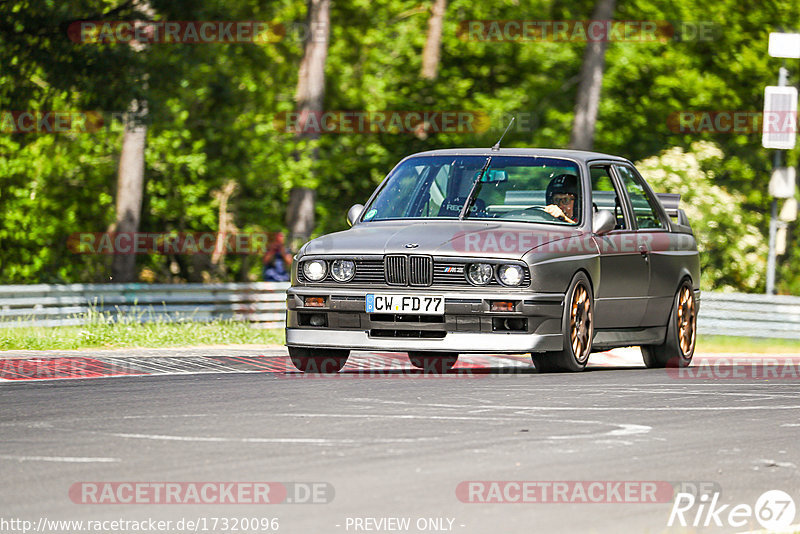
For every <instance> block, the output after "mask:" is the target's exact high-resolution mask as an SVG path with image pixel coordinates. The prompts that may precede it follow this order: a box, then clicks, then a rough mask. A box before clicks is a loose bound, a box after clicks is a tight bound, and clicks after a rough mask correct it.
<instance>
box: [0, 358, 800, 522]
mask: <svg viewBox="0 0 800 534" xmlns="http://www.w3.org/2000/svg"><path fill="white" fill-rule="evenodd" d="M5 354H6V356H5V357H6V358H8V357H13V358H16V359H6V360H0V407H1V409H2V420H0V429H2V430H1V432H2V445H0V469H2V479H3V484H2V487H1V488H0V495H1V497H0V499H1V502H2V503H3V507H2V513H0V515H1V516H2V517H1V518H0V531H1V532H22V530H21V525H23V523H22V521H30V524H28V526H29V527H30V531H36V530H37V529H38V531H40V532H42V531H46V532H59V531H63V532H88V531H92V532H94V531H97V530H92V529H91V524H90V523H83V524H80V525H78V524H77V523H75V524H73V525H70V526H67V527H64V526H63V525H62V526H61V527H62V528H61V529H59V528H57V526H54V523H52V522H53V521H56V520H74V521H84V522H88V521H95V522H98V521H100V522H102V521H106V523H105V524H102V523H100V524H99V525H102V527H103V528H102V529H101V530H103V531H105V532H129V531H132V530H131V529H130V528H129V529H128V530H125V529H123V528H119V527H117V525H116V524H112V523H109V522H110V521H116V520H123V521H139V520H146V521H149V520H153V521H157V520H162V521H172V523H171V524H170V525H167V526H168V527H169V528H167V529H165V530H152V528H153V527H152V525H153V524H154V523H152V524H150V527H151V530H149V531H151V532H153V531H169V532H195V531H196V532H224V531H228V532H272V531H274V530H275V527H277V531H278V532H281V533H347V532H456V533H464V534H467V533H489V532H492V533H506V532H508V533H517V532H520V533H522V532H524V533H531V532H580V533H590V532H746V531H752V530H759V529H761V528H762V527H761V525H760V524H759V523H758V521H757V520H756V519H755V517H754V514H755V513H756V512H753V514H751V515H750V516H746V514H745V517H744V519H742V521H744V523H741V524H740V526H733V525H731V524H729V523H728V519H729V518H728V514H729V512H730V510H731V509H732V508H733V506H735V505H738V504H743V505H747V506H749V507H750V508H751V509H752V508H754V507H755V506H756V504H757V501H759V497H760V496H761V495H762V494H763V493H764V492H766V491H768V490H782V491H784V492H786V493H788V494H789V495H790V496H792V497H793V499H794V501H795V502H796V503H798V504H800V471H798V464H800V439H799V438H800V394H798V380H799V379H800V377H798V376H796V375H792V372H795V371H797V370H798V369H800V364H798V362H800V360H798V359H797V358H796V357H778V356H775V357H769V358H773V359H774V360H775V362H773V363H775V365H777V366H778V367H777V368H773V369H772V371H773V374H769V373H764V372H763V365H762V364H761V363H758V362H762V361H763V360H764V358H765V357H764V356H759V357H752V358H749V359H747V357H745V356H742V357H741V358H742V359H741V360H737V359H735V358H733V357H731V356H725V357H722V356H708V357H703V355H698V356H696V359H697V361H698V367H693V368H691V369H692V372H691V373H689V374H685V373H684V374H680V372H679V371H677V370H648V369H645V368H644V367H643V365H642V364H641V360H640V358H639V357H638V352H637V351H634V350H632V349H626V350H622V351H618V352H614V353H611V354H600V355H594V356H593V360H592V361H593V363H590V368H589V369H588V370H587V371H586V372H584V373H579V374H539V373H537V372H536V370H535V369H534V367H533V366H532V365H531V364H530V360H529V359H527V358H525V357H523V356H518V357H516V356H514V357H493V356H472V357H467V358H463V359H462V360H461V361H459V365H458V366H457V367H456V369H455V370H454V371H451V372H450V373H448V374H446V375H425V374H423V373H421V372H418V371H415V370H412V369H411V368H410V365H409V364H408V363H407V360H406V359H405V355H389V354H369V353H354V355H353V356H352V357H351V361H350V362H348V365H347V367H346V368H345V370H344V371H343V372H342V373H340V374H339V375H336V376H334V377H317V376H310V375H302V374H300V373H296V372H294V371H293V370H292V368H291V366H290V364H287V358H286V356H285V352H284V351H283V349H270V350H264V349H248V348H242V349H232V348H200V349H198V348H195V349H185V350H160V351H159V350H151V351H116V352H111V351H92V352H87V351H82V352H80V353H77V352H69V351H67V352H63V353H47V358H42V357H41V356H36V355H37V354H39V353H35V354H34V353H30V354H28V353H5ZM745 362H757V363H745ZM757 365H761V366H762V367H761V368H759V369H760V370H756V366H757ZM790 367H791V369H792V370H793V371H792V370H788V369H789V368H790ZM776 369H777V371H776ZM80 376H84V377H90V378H84V379H81V378H78V377H80ZM70 377H72V378H70ZM105 377H107V378H105ZM491 481H494V482H495V483H494V484H493V483H492V482H491ZM508 481H520V482H528V483H531V484H529V485H528V487H534V488H537V487H538V488H539V490H538V491H539V492H540V493H538V494H534V493H531V494H529V497H528V498H527V502H503V503H499V502H497V501H498V500H510V501H514V500H515V499H517V500H520V492H519V491H515V488H521V487H523V486H522V485H518V486H515V485H514V484H513V483H512V484H509V483H507V482H508ZM566 481H572V482H569V483H568V484H567V485H566V486H568V487H569V488H570V490H569V492H567V493H563V492H562V493H561V494H560V495H561V496H560V497H559V498H558V499H556V498H555V495H556V493H554V491H555V490H554V488H556V487H558V486H557V485H556V484H559V483H561V482H566ZM109 482H115V483H119V482H128V483H130V484H131V485H132V486H136V484H138V485H139V486H146V487H152V485H153V484H155V485H157V484H159V483H175V482H180V483H196V485H197V486H200V485H202V483H204V482H214V483H239V484H243V483H251V482H272V483H280V484H276V485H274V486H270V487H271V488H272V490H271V493H270V494H271V495H273V497H274V496H275V495H280V491H281V490H280V489H279V488H281V487H282V488H287V489H286V491H287V493H286V494H285V495H283V496H282V498H278V499H277V500H279V501H281V502H277V503H276V502H274V501H275V499H273V500H272V501H270V502H269V503H267V504H247V502H249V501H248V496H247V494H245V495H244V496H241V495H238V496H236V499H239V500H240V501H241V503H236V504H231V503H230V502H225V503H218V502H217V501H213V499H212V502H211V504H209V501H203V504H197V502H198V501H197V500H195V501H192V500H190V499H188V497H187V495H188V494H181V495H182V498H184V499H185V500H183V501H181V502H179V503H172V504H163V503H154V502H152V500H148V499H150V497H143V496H141V495H136V496H135V497H134V498H133V499H132V500H133V502H129V503H122V502H120V501H121V500H124V499H122V498H121V496H122V495H123V493H121V492H119V491H118V490H119V485H118V484H117V485H112V484H103V483H109ZM645 482H647V483H650V484H652V486H651V487H657V488H659V492H658V494H657V497H658V498H657V499H656V501H657V502H653V499H650V500H648V499H646V498H644V497H640V496H639V495H638V494H629V495H626V494H625V493H624V491H623V492H622V494H621V497H620V493H619V492H617V490H616V489H613V488H612V489H611V490H608V489H607V488H609V487H611V486H613V484H616V483H623V484H627V486H625V485H623V486H621V487H629V486H631V487H634V488H636V487H639V488H641V487H644V486H643V485H642V484H643V483H645ZM470 483H471V484H472V485H471V486H470V485H469V484H470ZM532 483H539V485H538V486H537V485H535V484H532ZM592 483H596V487H602V488H606V489H604V490H603V491H604V493H603V495H605V497H602V496H601V497H599V500H606V501H608V502H593V501H592V499H593V498H594V497H592V496H590V497H588V498H583V499H582V498H581V493H580V492H577V493H576V492H575V489H574V488H575V487H576V486H580V487H582V488H584V489H585V488H587V487H589V485H590V484H592ZM92 484H94V485H92ZM619 486H620V485H619V484H617V486H616V487H617V489H618V487H619ZM665 486H666V487H667V489H668V490H669V494H668V495H667V497H666V498H664V492H663V489H664V487H665ZM98 487H99V488H101V490H98V493H89V494H87V493H85V492H86V491H88V490H87V489H86V488H92V490H93V489H94V488H98ZM111 487H113V488H116V489H115V490H114V491H113V492H112V491H111V490H109V489H108V488H111ZM186 487H187V485H186V484H183V485H182V486H181V488H186ZM215 487H219V486H215ZM564 487H565V486H564V485H562V486H561V488H562V489H563V488H564ZM102 488H105V489H106V490H108V492H109V493H108V494H107V495H106V499H107V500H106V501H105V503H104V504H95V503H93V502H92V501H91V499H92V498H95V499H96V498H97V497H98V495H101V493H100V491H102ZM276 488H278V489H276ZM309 488H312V489H309ZM314 488H315V489H314ZM467 488H470V489H469V490H468V489H467ZM498 488H501V489H500V490H498ZM502 488H505V489H502ZM509 488H510V489H509ZM542 488H549V489H551V490H553V491H551V492H550V496H551V497H552V498H551V499H549V500H550V501H552V500H554V499H555V500H559V499H560V500H559V502H540V501H541V500H548V499H547V498H546V497H542V496H543V495H546V494H547V493H546V492H544V490H543V489H542ZM673 490H674V491H675V492H678V491H683V492H689V493H690V494H692V493H694V495H695V496H696V497H697V501H696V502H697V505H696V506H694V507H692V508H689V507H688V506H687V511H686V512H685V514H684V517H685V519H686V521H687V523H688V524H687V526H686V527H681V526H679V523H678V522H677V521H675V522H674V523H673V525H672V526H668V520H669V519H670V515H671V512H672V508H673V503H672V499H673V497H674V495H673V493H672V492H673ZM315 491H316V493H314V495H313V496H312V497H309V495H310V494H311V493H313V492H315ZM504 491H505V493H503V492H504ZM82 492H83V493H82ZM493 492H494V493H493ZM542 492H544V493H542ZM112 493H113V495H112ZM714 494H718V495H717V496H716V499H717V503H716V505H717V508H719V507H720V506H721V505H728V506H727V507H726V509H725V510H724V511H722V512H721V513H719V514H718V516H717V517H719V519H720V520H721V521H722V522H723V526H722V527H713V525H714V519H713V518H711V519H709V525H712V526H711V527H709V528H702V524H703V522H704V521H705V520H706V509H707V508H708V503H707V502H706V501H703V502H706V504H705V505H703V506H706V509H701V508H700V507H701V505H700V502H701V499H706V500H707V501H711V500H712V499H713V498H715V497H714ZM87 495H89V496H88V497H87ZM125 495H126V496H127V497H130V496H131V492H130V491H129V492H128V493H126V494H125ZM593 495H595V496H596V494H593ZM251 496H252V495H251ZM565 496H566V497H565ZM652 496H653V495H652V494H650V495H649V497H652ZM584 497H585V496H584ZM101 500H102V499H101ZM483 500H488V501H490V502H488V503H487V502H475V501H483ZM565 500H566V502H564V501H565ZM642 500H646V501H647V502H641V501H642ZM85 501H89V502H85ZM297 501H301V503H299V504H298V502H297ZM309 501H312V502H309ZM314 501H315V502H314ZM465 501H466V502H465ZM589 501H592V502H589ZM759 504H760V505H762V506H761V508H763V502H760V503H759ZM783 511H784V512H786V510H783ZM787 513H788V512H787ZM696 516H699V520H698V521H699V522H698V523H697V525H698V526H692V521H694V520H695V517H696ZM785 517H786V516H784V517H783V518H784V519H785ZM234 518H249V519H248V525H249V526H250V527H253V526H255V527H257V528H255V529H254V528H244V529H243V528H238V527H241V526H242V524H241V523H240V524H237V525H236V526H237V528H236V529H233V528H232V525H233V523H232V522H231V521H232V519H234ZM262 519H266V520H267V521H266V522H261V521H262ZM273 519H277V522H275V523H270V522H269V521H271V520H273ZM14 520H16V521H17V523H12V522H9V521H14ZM222 520H226V521H228V529H227V530H226V529H224V528H223V525H222ZM250 520H253V521H255V520H258V523H252V524H250V523H249V521H250ZM734 520H735V518H734ZM1 521H6V523H5V524H3V523H1ZM179 521H183V523H178V522H179ZM187 521H193V522H195V525H194V527H195V528H186V525H187ZM237 523H238V520H237ZM790 523H791V525H795V526H794V528H795V529H796V528H798V527H797V526H796V525H797V524H798V523H800V512H798V513H797V515H796V517H795V518H794V520H793V521H791V522H790ZM15 525H16V526H15ZM87 525H89V526H88V527H87ZM165 525H166V523H165ZM265 525H266V527H265ZM48 526H49V527H50V528H46V527H48ZM145 526H147V525H145ZM213 526H216V527H217V528H212V527H213Z"/></svg>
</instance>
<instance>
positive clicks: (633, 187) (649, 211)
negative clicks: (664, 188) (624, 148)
mask: <svg viewBox="0 0 800 534" xmlns="http://www.w3.org/2000/svg"><path fill="white" fill-rule="evenodd" d="M614 167H615V168H616V169H617V172H618V173H619V176H620V178H621V179H622V183H623V184H624V185H625V189H626V190H627V191H628V196H629V197H630V199H631V205H632V206H633V215H634V217H635V218H636V225H637V226H638V227H639V228H640V229H647V228H664V223H663V221H662V220H661V219H660V218H659V216H658V210H656V207H655V206H656V200H655V199H654V198H652V197H651V196H650V194H648V192H647V190H646V189H645V188H644V184H643V183H642V179H641V178H639V176H637V175H636V174H634V172H633V171H632V170H631V169H630V168H629V167H627V166H625V165H614Z"/></svg>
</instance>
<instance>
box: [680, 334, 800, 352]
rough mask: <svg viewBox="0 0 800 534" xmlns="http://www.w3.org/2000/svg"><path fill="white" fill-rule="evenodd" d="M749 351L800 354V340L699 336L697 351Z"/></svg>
mask: <svg viewBox="0 0 800 534" xmlns="http://www.w3.org/2000/svg"><path fill="white" fill-rule="evenodd" d="M724 352H737V353H741V352H747V353H754V354H789V353H793V354H800V340H797V339H777V338H755V337H734V336H704V335H699V336H697V349H696V350H695V353H699V354H703V353H724Z"/></svg>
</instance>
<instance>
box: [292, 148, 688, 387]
mask: <svg viewBox="0 0 800 534" xmlns="http://www.w3.org/2000/svg"><path fill="white" fill-rule="evenodd" d="M679 200H680V195H677V194H659V195H656V194H654V193H653V191H652V190H651V189H650V187H649V186H648V184H647V183H646V182H645V180H644V179H643V178H642V177H641V175H640V174H639V173H638V172H637V171H636V169H635V168H634V166H633V164H631V162H630V161H628V160H626V159H623V158H620V157H616V156H610V155H606V154H599V153H593V152H581V151H570V150H540V149H516V148H509V149H499V148H497V147H493V148H492V149H448V150H434V151H429V152H422V153H419V154H414V155H412V156H409V157H407V158H405V159H403V160H402V161H401V162H400V163H399V164H398V165H397V166H396V167H395V168H394V169H393V170H392V171H391V172H390V173H389V175H388V176H387V177H386V179H385V180H384V181H383V182H382V183H381V184H380V186H379V187H378V188H377V189H376V191H375V192H374V193H373V194H372V196H371V197H370V199H369V200H368V201H367V203H366V206H362V205H360V204H357V205H355V206H353V207H352V208H351V209H350V211H349V212H348V214H347V219H348V222H349V223H350V224H351V226H352V228H350V229H349V230H346V231H343V232H338V233H334V234H329V235H325V236H322V237H320V238H317V239H314V240H312V241H310V242H308V243H306V244H305V245H304V246H303V247H302V248H301V249H300V250H299V251H298V253H297V256H296V261H295V262H294V263H293V267H292V287H291V288H290V289H289V290H288V295H287V317H286V345H287V346H288V349H289V355H290V357H291V359H292V362H293V363H294V365H295V366H296V367H297V368H298V369H299V370H301V371H306V372H338V371H339V370H340V369H341V368H342V367H343V366H344V365H345V363H346V361H347V358H348V356H349V354H350V351H351V350H379V351H389V352H407V353H408V355H409V358H410V361H411V363H412V364H413V365H414V366H416V367H419V368H422V369H431V370H436V371H439V372H442V371H446V370H448V369H450V368H451V367H452V366H453V365H455V363H456V361H457V359H458V355H459V353H531V356H532V358H533V361H534V364H535V366H536V367H537V368H538V369H539V370H541V371H558V370H568V371H580V370H582V369H584V368H585V367H586V363H587V361H588V359H589V356H590V354H591V353H592V352H596V351H599V350H608V349H611V348H615V347H623V346H630V345H639V346H641V349H642V355H643V357H644V362H645V364H646V365H647V366H648V367H665V366H681V367H682V366H687V365H689V364H690V362H691V359H692V355H693V353H694V345H695V337H696V322H697V312H698V309H699V299H700V290H699V284H700V263H699V258H698V252H697V243H696V241H695V238H694V235H693V233H692V229H691V227H690V226H689V223H688V221H687V219H686V216H685V214H684V212H683V210H681V209H679V207H678V204H679Z"/></svg>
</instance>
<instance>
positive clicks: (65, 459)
mask: <svg viewBox="0 0 800 534" xmlns="http://www.w3.org/2000/svg"><path fill="white" fill-rule="evenodd" d="M0 460H16V461H18V462H66V463H80V464H84V463H85V464H91V463H112V462H121V461H122V460H121V459H119V458H87V457H82V456H17V455H13V454H0Z"/></svg>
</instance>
